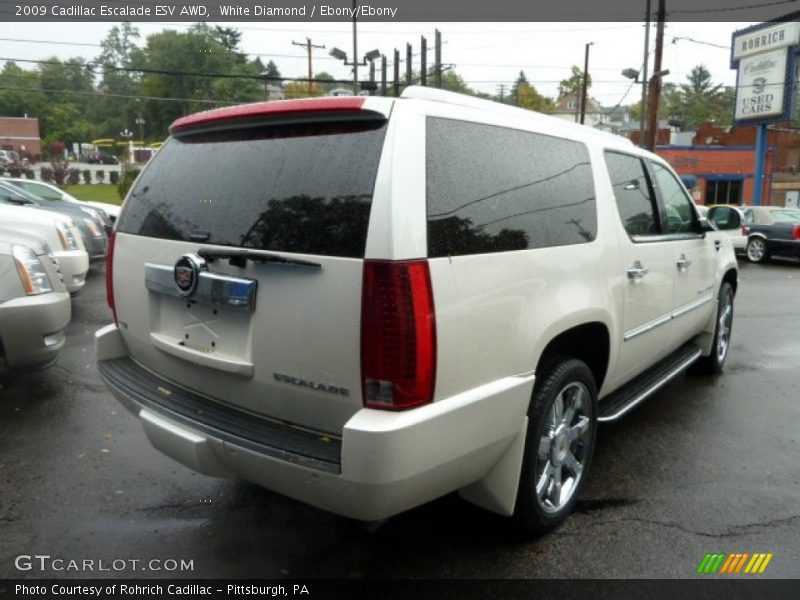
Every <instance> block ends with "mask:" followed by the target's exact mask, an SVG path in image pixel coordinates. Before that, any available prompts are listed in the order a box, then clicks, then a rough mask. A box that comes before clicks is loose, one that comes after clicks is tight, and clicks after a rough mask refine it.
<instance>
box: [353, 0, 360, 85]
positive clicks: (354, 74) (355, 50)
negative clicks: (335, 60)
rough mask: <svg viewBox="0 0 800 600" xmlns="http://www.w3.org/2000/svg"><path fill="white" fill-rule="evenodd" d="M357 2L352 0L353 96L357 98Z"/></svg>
mask: <svg viewBox="0 0 800 600" xmlns="http://www.w3.org/2000/svg"><path fill="white" fill-rule="evenodd" d="M356 13H358V0H353V95H354V96H358V91H359V89H358V88H359V86H358V35H357V34H356Z"/></svg>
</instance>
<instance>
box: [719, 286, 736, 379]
mask: <svg viewBox="0 0 800 600" xmlns="http://www.w3.org/2000/svg"><path fill="white" fill-rule="evenodd" d="M732 326H733V301H732V299H731V296H730V294H728V295H726V296H725V305H724V306H721V307H720V311H719V319H718V321H717V360H718V361H719V362H720V364H721V363H723V362H724V361H725V357H726V356H727V355H728V348H729V347H730V343H731V328H732Z"/></svg>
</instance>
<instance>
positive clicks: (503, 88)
mask: <svg viewBox="0 0 800 600" xmlns="http://www.w3.org/2000/svg"><path fill="white" fill-rule="evenodd" d="M505 94H506V84H505V83H501V84H500V103H501V104H503V103H505Z"/></svg>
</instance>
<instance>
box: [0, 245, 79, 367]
mask: <svg viewBox="0 0 800 600" xmlns="http://www.w3.org/2000/svg"><path fill="white" fill-rule="evenodd" d="M70 317H71V305H70V297H69V292H67V290H66V287H65V286H64V281H63V280H62V277H61V273H60V272H59V270H58V263H57V262H56V260H55V259H54V258H53V256H52V255H51V254H50V248H49V246H48V244H47V243H46V242H45V241H43V240H42V239H41V238H39V237H37V236H34V235H31V234H27V233H9V232H5V233H2V234H0V376H4V375H7V374H8V373H9V372H11V371H17V370H20V369H31V368H40V367H44V366H48V365H50V364H51V363H53V362H54V361H55V360H56V357H57V355H58V352H59V350H61V348H62V347H63V346H64V343H65V336H64V330H65V329H66V327H67V325H68V324H69V321H70Z"/></svg>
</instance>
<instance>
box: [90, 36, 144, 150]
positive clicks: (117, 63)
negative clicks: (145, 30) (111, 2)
mask: <svg viewBox="0 0 800 600" xmlns="http://www.w3.org/2000/svg"><path fill="white" fill-rule="evenodd" d="M138 39H139V31H138V30H137V29H136V28H135V27H133V25H131V24H130V23H122V24H121V25H119V26H114V27H112V28H111V30H110V31H109V32H108V35H107V36H106V38H105V39H104V40H103V42H102V43H101V45H102V47H103V50H102V52H101V53H100V56H98V57H97V59H96V61H95V62H96V64H97V65H98V67H99V68H100V69H102V79H101V82H100V85H99V90H100V91H101V92H105V93H107V94H114V95H113V96H102V95H101V96H99V97H98V98H97V102H96V108H95V111H94V118H93V122H94V123H95V127H94V132H93V134H92V137H93V138H98V137H115V136H117V135H118V134H119V132H120V131H123V130H125V129H133V128H134V122H135V119H136V118H137V117H146V114H145V110H144V105H143V103H142V102H141V101H137V99H135V98H134V97H135V96H138V95H139V94H140V92H139V83H140V80H141V73H139V72H137V71H133V70H131V69H135V68H137V67H139V66H141V65H142V64H143V63H144V54H143V53H142V50H141V49H140V48H139V47H138V46H137V45H136V41H137V40H138ZM119 96H128V98H120V97H119ZM146 120H147V119H146Z"/></svg>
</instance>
